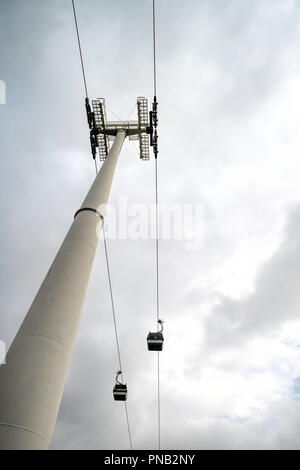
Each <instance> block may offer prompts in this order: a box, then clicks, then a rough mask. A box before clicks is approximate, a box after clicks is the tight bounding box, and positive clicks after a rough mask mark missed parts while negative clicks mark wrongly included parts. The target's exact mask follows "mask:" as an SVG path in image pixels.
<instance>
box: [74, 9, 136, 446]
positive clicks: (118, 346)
mask: <svg viewBox="0 0 300 470" xmlns="http://www.w3.org/2000/svg"><path fill="white" fill-rule="evenodd" d="M72 6H73V13H74V20H75V26H76V33H77V40H78V48H79V54H80V61H81V69H82V77H83V82H84V88H85V93H86V98H88V91H87V81H86V75H85V69H84V62H83V56H82V49H81V42H80V36H79V29H78V23H77V16H76V10H75V4H74V0H72ZM95 171H96V176H97V174H98V168H97V162H96V159H95ZM103 240H104V249H105V259H106V266H107V274H108V282H109V291H110V299H111V305H112V312H113V320H114V329H115V336H116V343H117V351H118V362H119V370H120V371H121V378H122V382H124V380H123V372H122V363H121V353H120V344H119V338H118V329H117V321H116V314H115V304H114V298H113V291H112V283H111V275H110V268H109V260H108V251H107V245H106V238H105V230H104V226H103ZM124 404H125V412H126V421H127V430H128V437H129V443H130V450H132V439H131V429H130V423H129V416H128V408H127V403H126V401H125V403H124Z"/></svg>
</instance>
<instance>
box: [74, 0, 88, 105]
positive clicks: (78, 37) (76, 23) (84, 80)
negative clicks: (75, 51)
mask: <svg viewBox="0 0 300 470" xmlns="http://www.w3.org/2000/svg"><path fill="white" fill-rule="evenodd" d="M72 6H73V13H74V20H75V26H76V34H77V41H78V48H79V54H80V62H81V69H82V76H83V82H84V88H85V96H86V98H88V97H89V95H88V90H87V84H86V77H85V70H84V63H83V57H82V49H81V42H80V36H79V29H78V22H77V15H76V9H75V4H74V0H72Z"/></svg>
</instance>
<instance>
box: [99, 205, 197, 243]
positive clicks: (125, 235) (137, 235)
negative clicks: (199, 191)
mask: <svg viewBox="0 0 300 470" xmlns="http://www.w3.org/2000/svg"><path fill="white" fill-rule="evenodd" d="M97 210H98V213H100V214H101V215H102V216H103V218H104V230H105V236H106V237H107V238H109V239H119V240H126V239H130V240H148V239H155V238H156V235H157V234H156V205H155V204H152V205H146V204H142V203H135V204H128V201H127V199H126V198H125V197H120V198H119V200H118V203H117V205H113V204H102V205H101V206H99V207H98V208H97ZM158 229H159V230H158V238H159V239H160V240H181V241H183V242H184V244H185V247H186V249H187V250H199V249H200V248H202V246H203V243H204V208H203V205H202V204H172V205H167V204H160V205H159V206H158ZM101 231H102V222H99V224H98V226H97V235H98V236H100V234H101Z"/></svg>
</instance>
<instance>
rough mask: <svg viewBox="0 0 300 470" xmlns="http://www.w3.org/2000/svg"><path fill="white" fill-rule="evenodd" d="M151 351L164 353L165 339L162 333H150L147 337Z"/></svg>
mask: <svg viewBox="0 0 300 470" xmlns="http://www.w3.org/2000/svg"><path fill="white" fill-rule="evenodd" d="M147 343H148V349H149V351H162V349H163V345H164V337H163V334H162V332H161V331H158V332H156V333H149V334H148V336H147Z"/></svg>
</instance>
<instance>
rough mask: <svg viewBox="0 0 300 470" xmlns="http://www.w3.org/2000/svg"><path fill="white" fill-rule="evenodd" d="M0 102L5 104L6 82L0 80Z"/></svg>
mask: <svg viewBox="0 0 300 470" xmlns="http://www.w3.org/2000/svg"><path fill="white" fill-rule="evenodd" d="M0 104H6V84H5V82H4V81H3V80H0Z"/></svg>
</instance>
